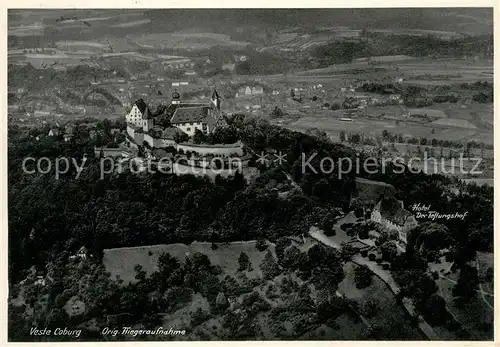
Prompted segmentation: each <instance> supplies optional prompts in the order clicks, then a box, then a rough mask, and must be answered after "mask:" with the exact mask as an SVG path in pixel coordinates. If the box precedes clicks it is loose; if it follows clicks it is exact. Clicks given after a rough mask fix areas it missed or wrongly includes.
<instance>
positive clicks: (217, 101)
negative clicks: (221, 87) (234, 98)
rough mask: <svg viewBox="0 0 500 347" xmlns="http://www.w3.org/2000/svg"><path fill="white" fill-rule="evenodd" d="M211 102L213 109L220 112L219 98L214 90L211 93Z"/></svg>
mask: <svg viewBox="0 0 500 347" xmlns="http://www.w3.org/2000/svg"><path fill="white" fill-rule="evenodd" d="M211 101H212V104H214V106H215V108H217V109H218V110H220V97H219V94H218V93H217V90H215V89H214V91H213V93H212V98H211Z"/></svg>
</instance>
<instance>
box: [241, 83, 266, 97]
mask: <svg viewBox="0 0 500 347" xmlns="http://www.w3.org/2000/svg"><path fill="white" fill-rule="evenodd" d="M263 94H264V88H263V87H262V86H260V85H255V86H249V85H246V86H242V87H240V88H239V89H238V92H237V93H236V98H239V97H244V96H253V95H263Z"/></svg>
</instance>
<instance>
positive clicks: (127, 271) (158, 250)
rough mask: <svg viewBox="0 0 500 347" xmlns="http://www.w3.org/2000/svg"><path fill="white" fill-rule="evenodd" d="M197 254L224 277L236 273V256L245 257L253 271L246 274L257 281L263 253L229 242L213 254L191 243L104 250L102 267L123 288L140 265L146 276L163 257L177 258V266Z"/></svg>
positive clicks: (207, 245)
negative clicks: (135, 267)
mask: <svg viewBox="0 0 500 347" xmlns="http://www.w3.org/2000/svg"><path fill="white" fill-rule="evenodd" d="M195 252H200V253H204V254H206V255H207V256H208V257H209V258H210V261H211V262H212V264H213V265H220V266H221V267H222V269H223V271H224V273H226V274H228V273H229V274H235V273H236V272H237V269H238V256H239V255H240V253H241V252H245V253H247V255H248V256H249V257H250V260H251V262H252V267H253V269H254V271H252V272H250V274H249V275H250V276H252V277H260V276H261V275H262V274H261V272H260V268H259V264H260V262H261V261H262V259H263V258H264V255H265V252H259V251H257V249H256V248H255V241H248V242H232V243H229V244H218V249H216V250H213V249H212V248H211V243H207V242H193V243H192V244H190V245H184V244H181V243H176V244H171V245H153V246H144V247H130V248H113V249H106V250H104V258H103V263H104V265H105V266H106V270H107V271H108V272H110V273H111V277H112V278H114V277H116V276H119V277H120V278H121V279H122V280H123V281H124V284H127V283H129V282H134V281H135V271H134V266H135V265H137V264H140V265H141V266H142V267H143V269H144V271H146V273H147V274H151V273H152V272H154V271H156V270H157V262H158V257H159V256H160V255H161V254H163V253H170V255H172V256H174V257H177V258H178V259H179V260H180V261H181V262H182V261H183V260H184V258H185V257H186V255H188V254H193V253H195Z"/></svg>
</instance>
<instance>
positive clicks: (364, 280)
mask: <svg viewBox="0 0 500 347" xmlns="http://www.w3.org/2000/svg"><path fill="white" fill-rule="evenodd" d="M372 276H373V273H372V271H371V270H370V269H369V268H368V266H366V265H361V266H358V267H356V269H355V270H354V282H355V283H356V288H358V289H363V288H366V287H368V286H369V285H370V284H371V283H372Z"/></svg>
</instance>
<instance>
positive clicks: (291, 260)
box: [282, 245, 302, 269]
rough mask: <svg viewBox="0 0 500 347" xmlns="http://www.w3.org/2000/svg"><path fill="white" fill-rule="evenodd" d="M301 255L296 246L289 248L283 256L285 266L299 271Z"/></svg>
mask: <svg viewBox="0 0 500 347" xmlns="http://www.w3.org/2000/svg"><path fill="white" fill-rule="evenodd" d="M301 254H302V252H301V251H300V250H299V249H298V248H297V247H296V246H294V245H292V246H289V247H288V248H287V249H286V250H285V253H284V255H283V261H282V264H283V266H284V267H286V268H290V269H297V268H298V267H299V265H300V261H301V260H300V257H301Z"/></svg>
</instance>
